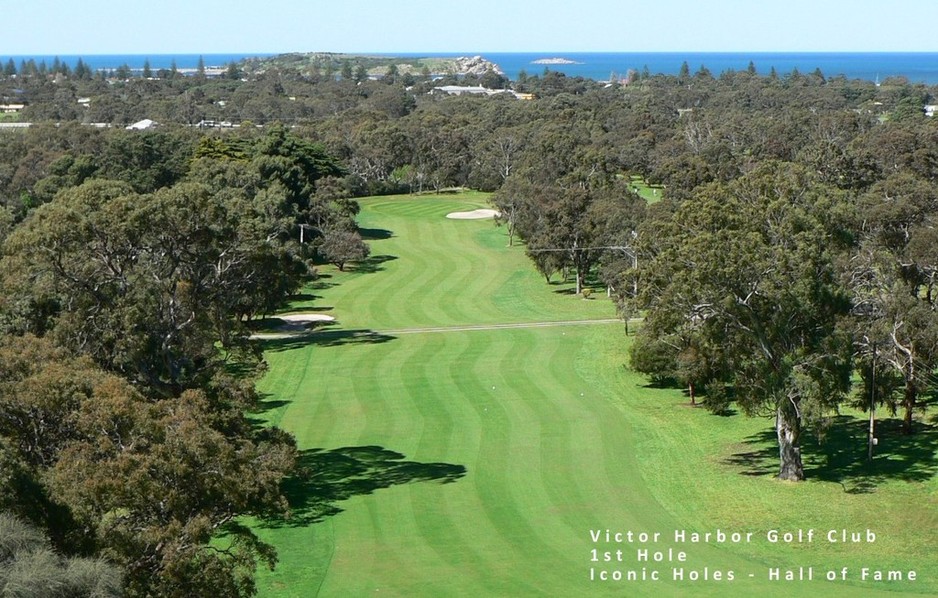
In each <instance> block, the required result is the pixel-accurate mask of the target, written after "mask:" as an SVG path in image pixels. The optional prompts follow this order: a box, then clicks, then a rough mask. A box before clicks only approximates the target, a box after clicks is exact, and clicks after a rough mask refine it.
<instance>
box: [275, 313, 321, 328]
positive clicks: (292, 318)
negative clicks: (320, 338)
mask: <svg viewBox="0 0 938 598" xmlns="http://www.w3.org/2000/svg"><path fill="white" fill-rule="evenodd" d="M276 318H277V319H278V320H283V321H284V324H283V325H282V326H280V327H279V330H281V331H283V332H295V331H299V330H305V329H307V328H310V327H311V326H312V325H314V324H317V323H320V322H335V318H334V317H332V316H330V315H326V314H319V313H299V314H282V315H278V316H276Z"/></svg>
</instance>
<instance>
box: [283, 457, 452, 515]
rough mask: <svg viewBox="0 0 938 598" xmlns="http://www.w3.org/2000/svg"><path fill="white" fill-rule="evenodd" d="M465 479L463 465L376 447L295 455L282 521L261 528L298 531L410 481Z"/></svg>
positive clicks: (446, 481)
mask: <svg viewBox="0 0 938 598" xmlns="http://www.w3.org/2000/svg"><path fill="white" fill-rule="evenodd" d="M465 475H466V468H465V467H464V466H462V465H453V464H450V463H418V462H416V461H406V460H404V455H402V454H400V453H397V452H394V451H391V450H388V449H386V448H383V447H380V446H347V447H343V448H337V449H331V450H325V449H310V450H305V451H301V452H300V456H299V459H298V463H297V473H296V475H294V476H293V477H291V478H290V479H288V480H286V481H285V482H284V486H283V490H284V495H285V496H286V497H287V501H288V502H289V503H290V514H289V516H287V517H278V518H269V519H268V520H266V521H265V526H266V527H303V526H306V525H310V524H313V523H318V522H320V521H322V520H323V519H325V518H326V517H331V516H333V515H336V514H337V513H341V512H342V508H341V507H340V506H339V505H338V504H337V503H339V502H341V501H343V500H347V499H349V498H351V497H353V496H359V495H364V494H372V493H373V492H374V491H375V490H379V489H381V488H390V487H391V486H397V485H400V484H410V483H413V482H437V483H440V484H449V483H452V482H455V481H456V480H458V479H460V478H462V477H463V476H465Z"/></svg>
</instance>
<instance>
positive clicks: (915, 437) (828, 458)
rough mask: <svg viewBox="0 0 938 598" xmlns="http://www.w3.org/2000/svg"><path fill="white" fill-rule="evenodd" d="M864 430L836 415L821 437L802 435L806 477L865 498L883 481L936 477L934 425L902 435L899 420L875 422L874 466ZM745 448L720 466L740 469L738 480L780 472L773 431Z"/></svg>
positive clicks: (865, 427) (863, 425) (856, 421)
mask: <svg viewBox="0 0 938 598" xmlns="http://www.w3.org/2000/svg"><path fill="white" fill-rule="evenodd" d="M868 430H869V422H867V421H865V420H862V419H858V418H855V417H849V416H845V415H840V416H837V417H834V418H833V420H832V421H831V425H830V426H829V427H828V428H827V429H826V430H824V432H823V435H822V436H821V435H819V434H818V431H817V430H811V431H808V432H806V433H805V434H804V435H803V436H802V442H801V452H802V460H803V462H804V473H805V477H806V478H808V479H815V480H822V481H825V482H835V483H838V484H840V485H841V486H842V487H843V488H844V492H847V493H849V494H865V493H869V492H873V491H875V490H876V488H877V486H879V485H880V484H882V483H883V482H885V481H887V480H903V481H907V482H923V481H926V480H929V479H931V478H932V477H933V476H934V475H935V474H936V473H938V459H936V457H935V446H936V444H938V428H936V427H935V426H928V425H926V424H923V423H921V422H920V423H919V426H918V431H917V432H916V433H915V434H912V435H904V434H902V422H901V421H899V420H897V419H886V420H877V422H876V436H877V438H878V439H879V444H878V445H877V446H875V447H874V449H873V455H874V456H873V462H872V463H870V462H869V461H868V460H867V451H868V444H867V433H868ZM744 444H746V445H748V446H747V448H750V447H751V450H744V451H740V452H738V453H735V454H733V455H731V456H730V457H728V458H727V459H726V460H725V461H724V462H725V463H727V464H728V465H732V466H734V467H739V468H740V469H741V471H740V472H739V473H740V474H742V475H750V476H763V475H775V474H776V473H778V446H777V439H776V436H775V430H774V429H769V430H765V431H763V432H760V433H758V434H755V435H753V436H750V437H749V438H747V439H746V440H745V441H744Z"/></svg>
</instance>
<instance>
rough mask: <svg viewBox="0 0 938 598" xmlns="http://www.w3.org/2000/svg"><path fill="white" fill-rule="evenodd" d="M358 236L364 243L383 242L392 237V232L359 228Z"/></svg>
mask: <svg viewBox="0 0 938 598" xmlns="http://www.w3.org/2000/svg"><path fill="white" fill-rule="evenodd" d="M358 234H360V235H361V236H362V240H364V241H383V240H385V239H390V238H391V237H393V236H394V233H393V232H391V231H389V230H387V229H384V228H359V229H358Z"/></svg>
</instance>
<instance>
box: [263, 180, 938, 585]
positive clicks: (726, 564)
mask: <svg viewBox="0 0 938 598" xmlns="http://www.w3.org/2000/svg"><path fill="white" fill-rule="evenodd" d="M485 203H486V196H484V195H481V194H462V195H446V196H440V197H419V198H418V197H390V198H373V199H368V200H366V201H364V202H363V210H362V214H361V216H360V223H361V225H362V227H363V228H364V229H365V230H366V233H367V236H369V237H370V238H371V241H370V242H371V244H372V257H371V258H370V259H369V261H368V262H367V263H365V264H363V265H361V266H360V267H359V268H358V269H356V270H351V271H349V272H344V273H340V272H338V271H337V270H335V269H333V268H330V267H327V268H324V269H323V274H324V276H323V277H322V278H321V279H320V280H319V281H317V282H316V283H314V284H313V285H311V286H310V288H309V289H307V291H306V295H305V296H304V297H301V298H300V300H299V301H298V302H297V303H296V305H294V308H296V309H310V308H313V309H316V310H319V311H322V312H324V313H329V314H331V315H334V316H335V317H336V318H337V322H336V324H335V325H333V326H331V327H328V328H326V329H323V330H321V331H319V332H317V333H315V334H313V335H309V336H306V337H302V338H294V339H283V340H276V341H269V342H268V346H267V352H266V357H267V360H268V362H269V363H270V372H269V374H268V375H267V377H266V378H265V379H264V380H263V381H262V384H261V390H262V391H263V392H265V393H266V395H267V401H266V404H265V411H264V412H263V413H262V414H261V416H262V417H263V418H265V419H266V420H267V421H270V422H273V423H276V424H278V425H280V426H282V427H284V428H285V429H287V430H289V431H291V432H292V433H293V434H295V435H296V438H297V441H298V443H299V446H300V448H301V449H302V450H303V453H302V463H303V465H304V467H306V468H307V469H308V472H309V475H307V476H305V477H302V478H298V479H295V480H292V481H291V482H290V483H289V485H288V487H287V491H288V494H289V497H290V501H291V504H292V505H293V509H294V513H293V517H292V518H291V519H289V520H286V521H271V522H264V523H257V524H256V526H255V528H256V530H257V532H258V534H259V535H260V536H261V537H262V538H263V539H264V540H267V541H269V542H271V543H273V544H274V545H275V546H276V547H277V549H278V551H279V554H280V563H279V565H278V567H277V569H276V570H275V571H274V572H266V571H263V572H261V573H260V574H259V579H258V586H259V589H260V595H261V596H297V597H307V596H315V595H321V596H366V595H368V596H375V595H376V596H389V595H390V596H585V595H619V596H622V595H627V596H633V595H637V596H649V595H654V596H684V595H694V596H698V595H712V596H748V595H753V594H760V595H762V596H790V595H816V594H818V593H819V592H820V593H826V594H831V595H838V596H876V595H885V594H887V593H895V592H901V593H904V595H916V594H917V595H935V594H938V564H936V559H935V558H934V555H935V554H936V549H938V541H936V534H935V533H934V531H935V529H936V528H938V483H936V478H935V468H936V459H935V457H936V455H935V446H936V444H938V441H936V435H935V434H934V433H933V432H931V433H926V434H922V435H920V436H918V437H916V438H915V439H904V440H903V439H900V438H899V437H898V436H896V435H894V434H893V435H889V434H887V435H886V436H885V437H884V439H883V443H882V445H881V447H880V449H881V451H882V452H881V454H880V455H879V456H878V457H877V459H878V462H877V465H876V468H874V469H868V468H866V467H865V466H863V465H862V464H861V465H859V466H858V465H856V463H858V462H862V458H861V457H862V455H864V454H865V453H864V450H865V444H862V442H857V440H856V438H852V437H851V436H850V435H851V434H853V435H855V434H856V432H857V430H856V426H857V424H854V423H850V422H842V423H843V425H842V426H840V428H843V429H845V430H847V432H846V433H841V432H838V433H837V434H833V433H832V434H831V438H829V441H828V442H827V443H826V444H825V445H824V446H823V447H817V446H813V445H811V444H810V443H809V444H808V445H806V446H805V452H806V455H807V456H806V462H807V468H808V472H809V475H811V476H812V480H811V481H809V482H806V483H802V484H789V483H782V482H778V481H775V480H774V479H773V478H772V473H773V467H774V461H773V459H772V451H773V450H774V442H773V439H772V438H771V437H767V436H766V433H767V432H768V433H771V428H772V426H771V421H769V420H766V419H749V418H744V417H742V416H740V415H734V416H729V417H717V416H713V415H710V414H708V413H706V412H705V411H704V410H701V409H692V408H689V407H687V406H686V398H685V397H683V396H682V394H681V393H680V392H678V391H675V390H670V389H656V388H650V387H648V386H647V383H646V381H645V380H644V379H643V378H641V377H639V376H637V375H635V374H634V373H632V372H630V371H628V370H627V369H626V368H625V367H624V366H623V361H624V356H625V355H626V350H627V347H628V343H629V342H630V339H629V338H627V337H626V336H625V335H624V334H623V333H622V330H623V327H622V324H621V323H613V324H590V325H579V326H573V325H567V326H554V327H545V328H502V329H491V330H464V331H442V332H423V333H421V332H415V331H414V330H413V329H416V328H423V327H437V326H463V325H480V324H509V323H522V322H543V321H554V322H556V321H563V320H579V319H603V318H609V317H611V316H613V315H614V310H613V307H612V305H611V303H610V302H609V301H608V300H607V299H605V297H604V296H600V297H596V298H594V299H590V300H583V299H582V298H580V297H577V296H574V295H572V293H571V292H570V291H571V285H569V284H554V285H547V284H546V283H545V281H544V280H543V278H541V277H540V276H539V275H537V274H536V273H535V272H534V270H533V268H532V267H531V266H530V265H529V263H528V262H527V260H526V258H525V256H524V250H523V247H520V246H516V247H511V248H509V247H506V242H507V236H506V234H505V231H504V229H503V228H497V227H495V226H494V224H493V223H492V222H491V221H456V220H447V219H446V218H444V216H445V214H446V213H448V212H450V211H456V210H467V209H473V208H475V207H485ZM594 297H595V295H594ZM848 419H849V418H848ZM857 421H859V420H857ZM851 422H852V420H851ZM860 423H861V424H862V422H860ZM848 424H849V425H848ZM838 429H839V428H838ZM913 457H914V459H913V460H912V461H908V460H907V459H911V458H913ZM843 471H846V472H847V474H846V475H843V474H841V473H840V472H843ZM884 474H888V475H884ZM605 528H611V529H613V530H614V531H628V530H633V531H635V532H642V531H644V532H658V533H661V534H662V536H663V537H662V540H661V542H659V543H657V544H649V545H647V547H649V548H652V550H653V551H654V550H662V549H663V550H667V549H668V548H675V549H676V550H683V551H684V552H686V553H687V561H686V562H685V563H679V564H678V566H683V567H686V568H687V569H688V570H689V569H697V570H701V569H703V568H704V567H708V568H709V570H710V571H711V572H712V571H713V570H717V569H719V570H733V571H734V572H735V575H736V580H735V581H733V582H726V581H722V582H718V581H697V582H691V581H684V582H675V581H673V580H672V579H671V566H672V564H670V563H651V564H643V563H637V562H636V559H635V551H636V550H637V549H638V548H640V547H641V546H639V545H637V544H634V545H629V544H625V545H613V546H606V545H605V544H604V543H600V545H596V544H594V543H593V542H592V541H591V539H590V534H589V532H590V530H591V529H605ZM717 528H720V529H722V530H724V531H729V532H753V533H754V539H753V542H752V543H750V544H744V545H726V544H696V545H677V544H674V543H673V541H672V539H673V538H672V537H673V535H674V531H675V530H680V529H686V530H688V531H701V532H702V531H713V530H716V529H717ZM799 528H801V529H805V530H807V529H809V528H810V529H815V530H817V531H818V532H820V531H823V532H825V533H826V531H827V530H828V529H841V528H846V529H849V530H856V531H862V530H865V529H867V528H869V529H872V530H873V531H874V533H876V534H877V539H876V541H875V542H874V543H872V544H848V545H845V544H828V543H827V542H826V541H823V539H817V538H816V539H815V541H814V542H813V543H811V544H803V545H778V544H775V545H771V544H769V543H768V542H767V541H766V539H765V533H766V532H767V531H768V530H770V529H780V530H797V529H799ZM816 533H817V532H816ZM593 548H599V549H600V550H616V549H618V548H622V549H623V550H624V552H625V555H624V558H625V562H623V563H614V564H612V566H604V565H602V564H599V563H591V562H590V551H591V550H592V549H593ZM591 566H594V567H597V568H609V569H621V570H623V571H625V570H629V569H637V570H639V571H640V570H641V569H642V566H645V567H646V570H647V571H652V570H656V571H660V574H661V577H662V580H661V581H644V582H642V581H632V582H626V581H623V582H599V581H590V579H589V574H590V567H591ZM797 566H805V567H807V566H813V567H815V577H816V579H817V578H818V577H823V574H824V572H826V571H827V570H828V569H836V570H837V571H838V572H839V571H840V569H841V568H842V567H845V566H846V567H849V568H850V570H851V576H852V577H855V576H856V574H858V573H859V568H860V567H873V568H878V567H881V568H889V569H916V570H917V571H918V575H919V581H916V582H890V583H887V582H881V583H879V584H873V583H870V582H868V583H860V582H859V581H856V580H852V581H850V582H846V583H844V582H837V583H836V584H831V583H828V582H825V581H821V580H816V581H813V582H797V581H795V582H785V581H779V582H768V581H766V579H765V578H766V576H767V568H768V567H783V568H784V567H797ZM750 574H753V575H754V577H753V578H750V577H749V575H750Z"/></svg>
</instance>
